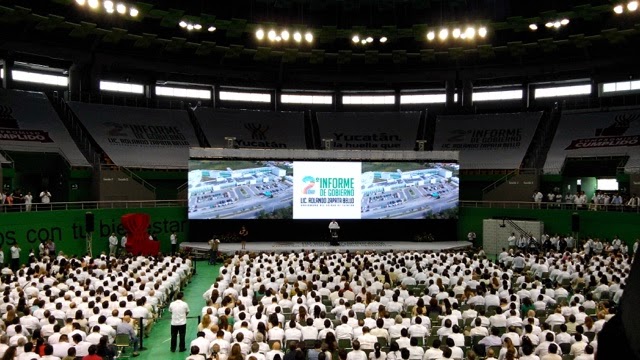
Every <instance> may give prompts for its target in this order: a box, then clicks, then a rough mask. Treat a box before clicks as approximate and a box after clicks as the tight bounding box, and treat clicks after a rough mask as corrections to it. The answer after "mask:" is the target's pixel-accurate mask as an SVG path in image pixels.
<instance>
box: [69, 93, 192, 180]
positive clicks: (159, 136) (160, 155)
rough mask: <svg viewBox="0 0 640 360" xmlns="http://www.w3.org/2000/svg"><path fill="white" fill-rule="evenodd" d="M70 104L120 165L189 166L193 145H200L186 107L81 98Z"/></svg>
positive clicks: (150, 166) (149, 166)
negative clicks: (114, 103) (152, 106)
mask: <svg viewBox="0 0 640 360" xmlns="http://www.w3.org/2000/svg"><path fill="white" fill-rule="evenodd" d="M69 106H71V108H72V109H73V111H74V112H75V113H76V115H78V117H79V118H80V121H81V122H82V123H83V124H84V126H85V127H86V128H87V130H89V133H90V134H91V136H92V137H93V138H94V139H95V140H96V142H97V143H98V145H100V147H101V148H102V149H103V150H104V151H105V152H106V153H107V155H108V156H109V158H111V161H113V163H114V164H116V165H120V166H127V167H136V168H174V169H180V168H184V169H186V168H187V161H188V159H189V147H191V146H194V147H197V146H199V144H198V140H197V138H196V134H195V131H194V130H193V127H192V126H191V123H190V121H189V114H187V112H186V111H184V110H164V109H163V110H160V109H146V108H134V107H122V106H110V105H97V104H85V103H78V102H70V103H69Z"/></svg>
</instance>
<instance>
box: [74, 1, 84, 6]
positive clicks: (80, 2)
mask: <svg viewBox="0 0 640 360" xmlns="http://www.w3.org/2000/svg"><path fill="white" fill-rule="evenodd" d="M85 3H86V1H85V0H76V4H78V5H80V6H84V4H85Z"/></svg>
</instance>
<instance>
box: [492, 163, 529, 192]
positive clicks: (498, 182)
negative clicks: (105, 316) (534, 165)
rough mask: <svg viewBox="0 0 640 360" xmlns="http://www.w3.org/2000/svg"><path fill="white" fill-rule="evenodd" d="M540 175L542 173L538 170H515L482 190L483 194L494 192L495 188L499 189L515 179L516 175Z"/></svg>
mask: <svg viewBox="0 0 640 360" xmlns="http://www.w3.org/2000/svg"><path fill="white" fill-rule="evenodd" d="M539 173H540V171H539V170H538V169H515V170H513V171H511V172H509V173H508V174H507V175H505V176H503V177H501V178H500V179H498V180H496V181H494V182H493V183H491V184H490V185H488V186H486V187H485V188H483V189H482V193H483V194H486V193H488V192H489V191H491V190H494V189H495V188H497V187H498V186H500V185H502V184H504V183H505V182H507V181H508V180H509V179H511V178H512V177H514V176H516V175H538V174H539Z"/></svg>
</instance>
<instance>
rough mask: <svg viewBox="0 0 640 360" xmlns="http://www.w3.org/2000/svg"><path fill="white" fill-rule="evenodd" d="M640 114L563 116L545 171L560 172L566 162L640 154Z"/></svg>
mask: <svg viewBox="0 0 640 360" xmlns="http://www.w3.org/2000/svg"><path fill="white" fill-rule="evenodd" d="M638 146H640V110H638V109H635V110H619V111H607V112H602V111H598V112H569V113H565V114H563V115H562V118H561V119H560V124H559V125H558V130H557V131H556V135H555V137H554V139H553V143H552V144H551V148H550V150H549V154H548V155H547V162H546V163H545V166H544V168H545V171H549V172H559V171H560V169H562V166H563V164H564V161H565V159H566V158H570V157H582V156H630V157H631V158H630V159H629V162H633V161H636V159H637V158H638V156H639V154H640V148H638Z"/></svg>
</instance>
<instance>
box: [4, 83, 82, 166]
mask: <svg viewBox="0 0 640 360" xmlns="http://www.w3.org/2000/svg"><path fill="white" fill-rule="evenodd" d="M0 148H2V149H4V150H9V151H26V152H53V153H59V154H61V155H62V156H64V157H65V158H66V159H67V160H68V161H69V164H70V165H72V166H90V165H89V162H88V161H87V159H85V157H84V156H83V155H82V153H81V152H80V150H79V149H78V147H77V146H76V144H75V143H74V141H73V139H72V138H71V135H69V132H68V131H67V129H66V128H65V126H64V124H63V123H62V121H61V120H60V118H59V117H58V114H57V113H56V111H55V110H54V109H53V106H52V105H51V103H50V102H49V99H47V97H46V96H45V95H44V94H43V93H38V92H28V91H18V90H9V91H7V90H2V89H0Z"/></svg>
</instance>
